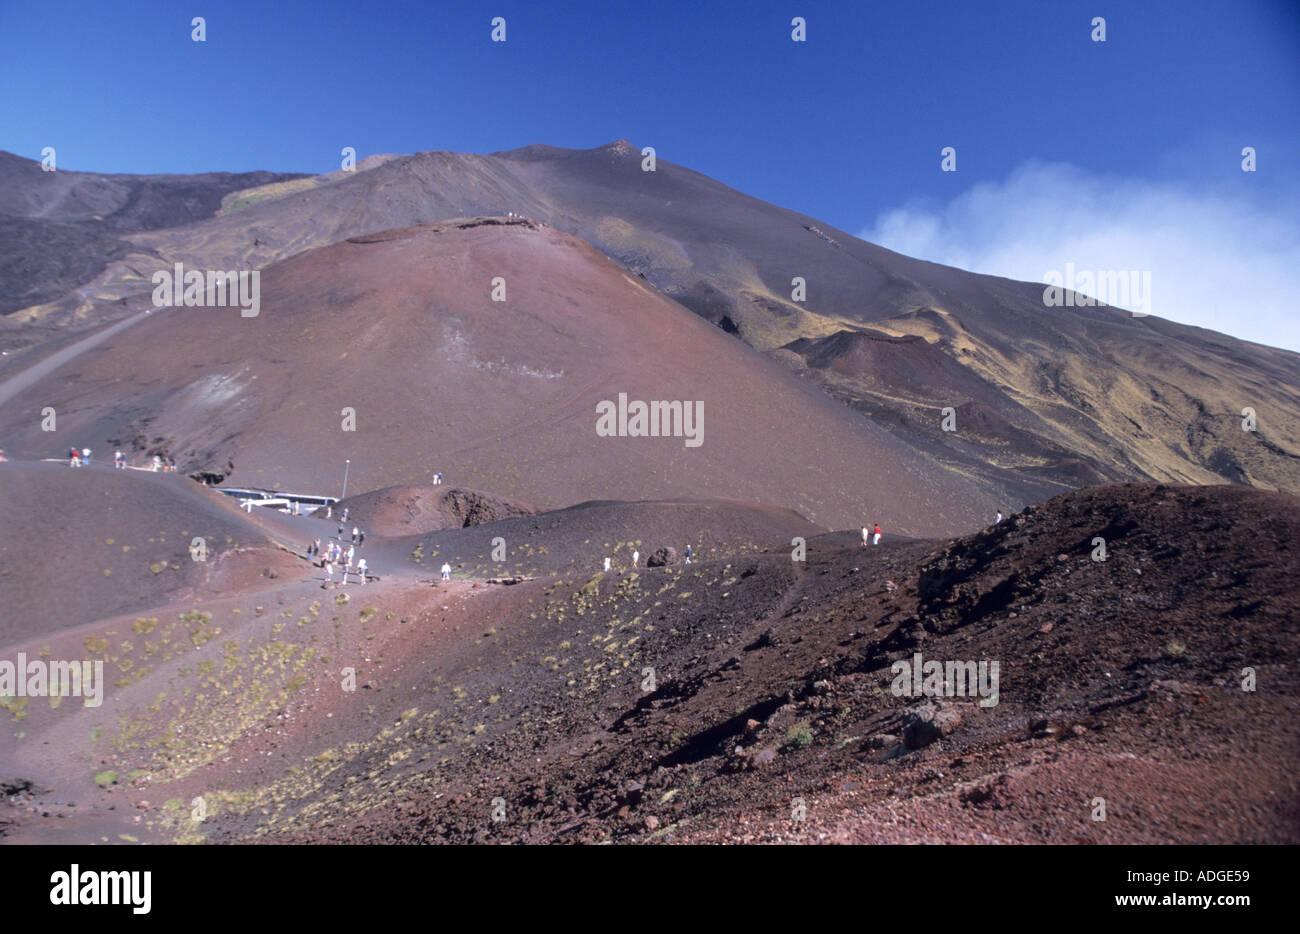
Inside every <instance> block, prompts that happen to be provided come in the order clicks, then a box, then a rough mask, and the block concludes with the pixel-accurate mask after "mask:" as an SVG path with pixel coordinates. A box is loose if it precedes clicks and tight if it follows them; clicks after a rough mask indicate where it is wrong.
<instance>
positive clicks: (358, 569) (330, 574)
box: [307, 510, 370, 587]
mask: <svg viewBox="0 0 1300 934" xmlns="http://www.w3.org/2000/svg"><path fill="white" fill-rule="evenodd" d="M345 512H346V510H345ZM343 530H344V526H341V525H340V526H339V531H338V537H337V538H334V539H331V540H330V541H329V542H327V543H326V544H325V546H324V550H323V551H322V546H321V541H320V539H319V538H318V539H316V540H315V541H313V542H312V543H311V544H309V545H308V546H307V557H308V559H310V560H311V562H312V563H313V564H316V565H317V566H318V567H320V568H321V570H323V571H324V572H325V582H324V583H323V584H322V586H329V584H330V583H331V582H332V581H333V580H334V569H335V566H336V565H338V566H339V570H341V571H342V574H343V577H342V583H343V586H345V587H346V586H347V583H348V575H349V574H355V575H357V576H358V577H360V578H361V583H362V584H364V583H365V582H366V574H367V573H368V571H369V570H370V569H369V568H368V567H367V566H366V559H365V558H359V557H357V549H358V548H360V547H361V546H362V545H363V544H364V543H365V541H366V533H365V532H363V531H361V529H359V528H357V527H356V526H353V527H352V541H350V542H349V543H348V547H347V548H344V547H343Z"/></svg>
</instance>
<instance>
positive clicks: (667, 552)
mask: <svg viewBox="0 0 1300 934" xmlns="http://www.w3.org/2000/svg"><path fill="white" fill-rule="evenodd" d="M676 563H677V549H676V548H672V547H668V548H659V549H657V550H655V551H654V552H653V553H652V554H651V555H650V557H648V558H646V561H645V565H646V567H648V568H662V567H666V566H668V565H670V564H676Z"/></svg>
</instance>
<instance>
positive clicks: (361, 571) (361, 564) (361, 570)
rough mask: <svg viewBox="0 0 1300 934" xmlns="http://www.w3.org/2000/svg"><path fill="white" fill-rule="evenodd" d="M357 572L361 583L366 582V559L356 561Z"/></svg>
mask: <svg viewBox="0 0 1300 934" xmlns="http://www.w3.org/2000/svg"><path fill="white" fill-rule="evenodd" d="M357 574H358V575H360V577H361V583H363V584H364V583H365V582H366V559H365V558H362V559H361V560H360V561H358V562H357Z"/></svg>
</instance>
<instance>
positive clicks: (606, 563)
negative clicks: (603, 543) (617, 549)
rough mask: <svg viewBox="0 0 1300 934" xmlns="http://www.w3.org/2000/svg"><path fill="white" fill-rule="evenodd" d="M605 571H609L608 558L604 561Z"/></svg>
mask: <svg viewBox="0 0 1300 934" xmlns="http://www.w3.org/2000/svg"><path fill="white" fill-rule="evenodd" d="M605 570H606V571H608V570H609V558H606V559H605Z"/></svg>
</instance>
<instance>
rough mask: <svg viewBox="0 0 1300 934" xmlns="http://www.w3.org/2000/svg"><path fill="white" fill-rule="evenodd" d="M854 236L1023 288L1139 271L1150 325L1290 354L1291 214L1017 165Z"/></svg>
mask: <svg viewBox="0 0 1300 934" xmlns="http://www.w3.org/2000/svg"><path fill="white" fill-rule="evenodd" d="M859 236H860V237H862V239H864V240H868V241H870V242H872V243H878V244H880V245H881V246H884V247H887V248H888V249H891V250H895V251H897V252H899V253H903V254H906V255H908V256H914V257H917V258H920V259H926V260H931V261H933V262H937V263H943V264H945V265H948V266H957V267H960V268H962V269H968V270H971V271H974V272H981V273H988V274H990V275H996V276H1005V277H1007V278H1011V279H1022V280H1025V281H1029V282H1042V281H1044V279H1045V277H1046V275H1047V273H1048V272H1049V271H1051V270H1055V271H1057V272H1063V271H1064V270H1065V269H1066V264H1067V263H1073V264H1074V268H1075V269H1080V270H1129V271H1131V270H1142V271H1149V272H1150V273H1151V302H1150V308H1149V311H1150V313H1151V314H1153V315H1156V316H1159V317H1162V318H1168V319H1170V320H1172V321H1178V322H1180V323H1182V324H1193V325H1197V326H1199V327H1205V328H1211V329H1213V330H1216V331H1221V332H1223V333H1226V334H1231V335H1232V336H1234V337H1239V338H1243V339H1245V340H1250V341H1256V342H1257V343H1261V344H1269V345H1271V346H1274V347H1284V348H1286V349H1288V350H1297V351H1300V304H1298V303H1297V300H1296V287H1297V285H1300V212H1297V211H1296V210H1295V209H1294V204H1293V205H1292V206H1291V207H1290V208H1289V209H1288V207H1287V206H1286V204H1285V203H1283V202H1281V201H1279V202H1278V203H1275V204H1271V205H1260V204H1253V203H1248V202H1247V201H1246V200H1244V199H1242V198H1240V197H1232V196H1224V195H1221V194H1215V193H1211V192H1206V191H1203V190H1201V191H1197V190H1192V189H1190V188H1189V187H1187V186H1185V185H1183V184H1180V183H1176V182H1150V181H1144V180H1139V179H1125V178H1121V179H1116V178H1113V177H1103V176H1097V175H1092V174H1089V173H1087V172H1085V171H1083V170H1081V169H1078V168H1076V167H1074V166H1070V165H1061V164H1043V163H1028V164H1026V165H1024V166H1021V167H1020V168H1019V169H1017V170H1016V171H1015V172H1014V173H1012V175H1011V176H1010V177H1009V178H1008V179H1007V180H1006V181H1005V182H1000V183H982V184H979V185H976V186H975V187H974V188H971V189H969V190H968V191H966V192H965V193H963V194H961V195H959V196H958V197H956V198H954V199H953V200H952V201H951V202H950V203H948V204H947V205H946V206H943V207H938V208H933V207H930V206H926V205H920V204H910V205H906V206H904V207H901V208H897V209H894V210H891V211H888V212H886V213H884V214H882V215H880V216H879V217H878V218H877V219H876V223H875V226H874V227H871V228H868V229H866V230H863V231H862V233H861V234H859ZM1144 310H1148V309H1144Z"/></svg>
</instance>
